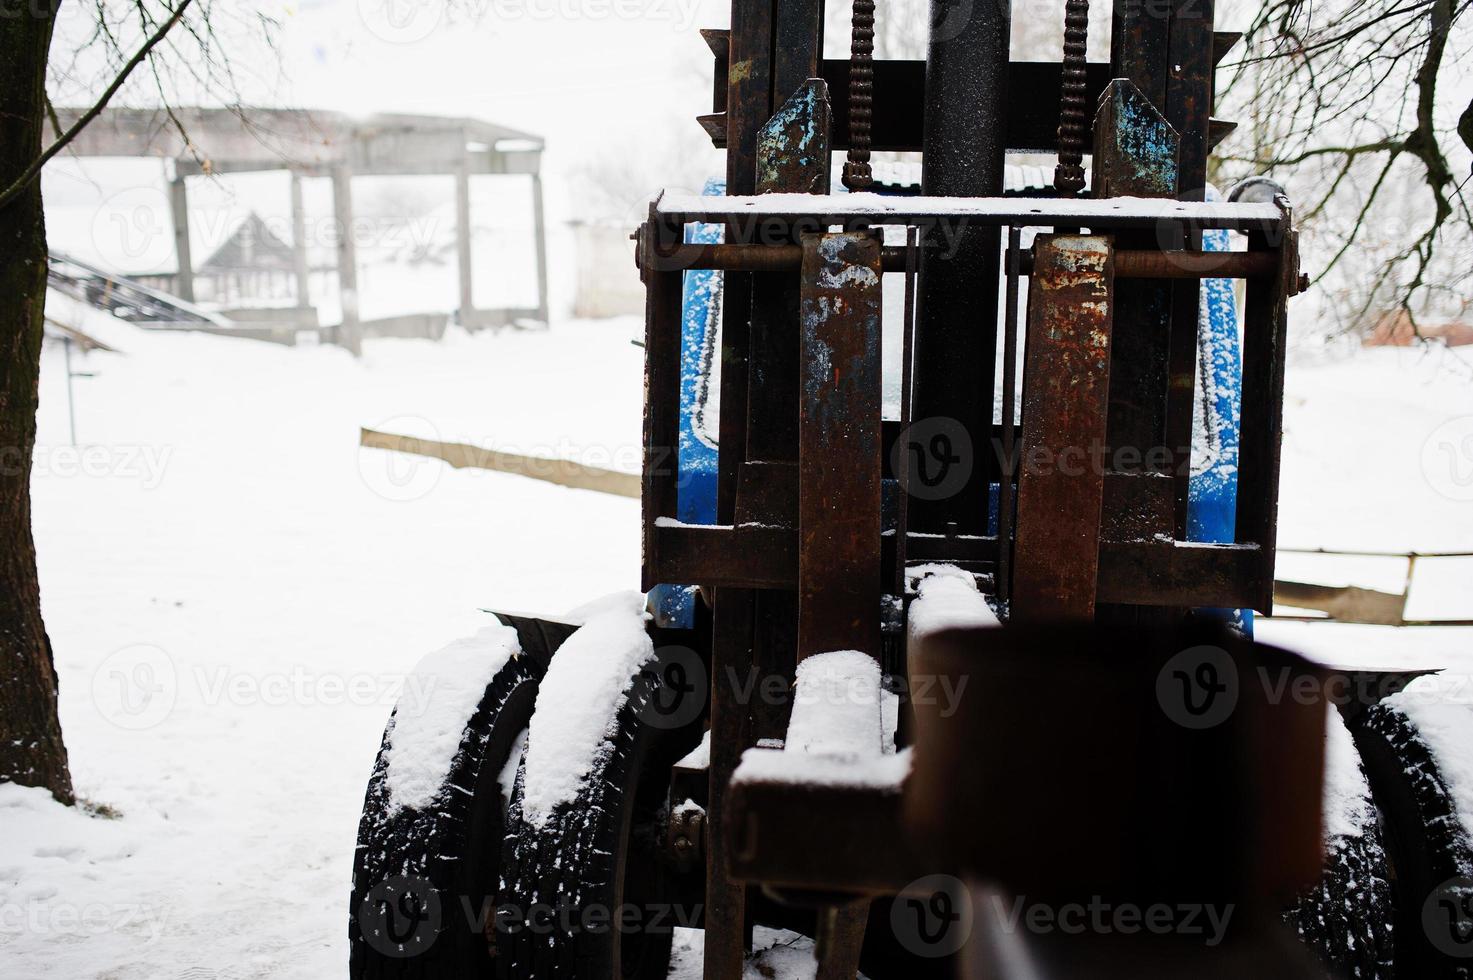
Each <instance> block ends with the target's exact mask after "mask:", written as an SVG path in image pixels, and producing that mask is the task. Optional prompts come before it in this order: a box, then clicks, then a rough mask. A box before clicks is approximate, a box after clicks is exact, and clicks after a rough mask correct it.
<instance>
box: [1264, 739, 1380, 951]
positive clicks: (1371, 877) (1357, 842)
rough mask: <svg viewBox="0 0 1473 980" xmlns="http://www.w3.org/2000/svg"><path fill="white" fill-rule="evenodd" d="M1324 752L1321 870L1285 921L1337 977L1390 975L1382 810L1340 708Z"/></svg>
mask: <svg viewBox="0 0 1473 980" xmlns="http://www.w3.org/2000/svg"><path fill="white" fill-rule="evenodd" d="M1326 724H1327V725H1328V726H1330V727H1331V729H1332V730H1331V731H1329V732H1328V738H1327V741H1328V744H1327V745H1326V753H1325V769H1326V772H1325V782H1326V787H1327V793H1326V795H1327V798H1328V802H1327V807H1326V809H1327V811H1328V810H1331V809H1333V810H1334V811H1335V812H1334V813H1329V812H1327V813H1326V829H1325V836H1326V840H1325V870H1324V873H1323V874H1322V875H1321V877H1320V881H1319V884H1317V885H1316V886H1315V887H1314V889H1313V890H1311V891H1310V892H1309V893H1308V894H1306V895H1304V896H1303V897H1302V898H1301V899H1300V900H1299V901H1298V902H1297V903H1296V904H1295V905H1294V906H1293V907H1291V908H1290V909H1288V910H1287V911H1286V912H1285V913H1284V918H1285V920H1286V921H1287V922H1288V923H1289V925H1290V926H1292V927H1293V928H1294V930H1295V931H1296V932H1297V933H1298V934H1299V939H1300V941H1301V942H1303V943H1304V944H1305V946H1307V947H1308V948H1309V949H1310V951H1311V952H1313V953H1314V954H1315V955H1316V956H1317V957H1318V958H1319V960H1320V962H1321V963H1323V964H1324V965H1325V967H1326V969H1328V970H1329V971H1330V973H1331V975H1333V976H1336V977H1354V978H1357V980H1393V978H1394V977H1395V973H1394V971H1393V919H1394V907H1393V904H1392V885H1391V868H1390V862H1389V860H1388V858H1387V854H1386V848H1385V844H1384V840H1383V835H1382V828H1381V820H1380V815H1379V813H1378V812H1377V810H1376V806H1375V804H1374V802H1373V801H1372V796H1371V790H1370V786H1369V785H1368V783H1367V780H1366V775H1365V769H1364V766H1363V765H1362V764H1361V761H1360V757H1359V754H1358V753H1357V752H1356V749H1355V745H1354V743H1353V742H1352V740H1351V735H1350V733H1349V732H1348V731H1347V730H1346V727H1345V723H1344V722H1343V721H1342V720H1341V718H1340V713H1339V712H1338V711H1331V712H1330V713H1329V717H1328V718H1327V719H1326Z"/></svg>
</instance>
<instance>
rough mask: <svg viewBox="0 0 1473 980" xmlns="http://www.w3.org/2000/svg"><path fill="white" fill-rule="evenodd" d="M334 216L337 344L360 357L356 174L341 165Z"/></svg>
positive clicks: (334, 186)
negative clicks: (339, 311)
mask: <svg viewBox="0 0 1473 980" xmlns="http://www.w3.org/2000/svg"><path fill="white" fill-rule="evenodd" d="M332 213H333V221H334V223H335V224H336V225H337V232H338V297H339V301H340V303H341V304H342V310H343V316H342V322H341V323H340V324H339V325H338V329H337V342H338V344H339V345H340V346H342V347H345V348H347V349H348V350H349V351H351V352H352V353H353V356H355V357H356V356H358V355H359V354H361V353H363V328H362V326H361V324H360V323H359V320H358V248H357V244H356V243H355V242H354V241H353V172H352V171H351V170H350V169H349V168H348V167H347V166H345V165H342V164H339V165H338V166H335V167H333V169H332Z"/></svg>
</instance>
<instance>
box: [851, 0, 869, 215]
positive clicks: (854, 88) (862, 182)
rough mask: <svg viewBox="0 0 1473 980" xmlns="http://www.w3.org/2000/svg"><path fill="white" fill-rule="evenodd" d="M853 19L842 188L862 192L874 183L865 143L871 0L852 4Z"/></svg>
mask: <svg viewBox="0 0 1473 980" xmlns="http://www.w3.org/2000/svg"><path fill="white" fill-rule="evenodd" d="M853 19H854V23H853V31H852V33H851V36H850V40H849V159H848V160H846V161H845V162H844V186H845V187H847V188H849V189H850V190H851V191H864V190H869V188H870V185H871V184H872V183H874V179H873V178H872V177H871V175H870V168H869V143H870V126H871V123H872V122H873V120H874V106H875V62H874V54H875V0H854V9H853Z"/></svg>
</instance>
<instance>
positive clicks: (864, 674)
mask: <svg viewBox="0 0 1473 980" xmlns="http://www.w3.org/2000/svg"><path fill="white" fill-rule="evenodd" d="M881 743H882V737H881V732H880V665H879V664H878V663H877V662H876V661H875V658H874V657H871V656H870V655H869V654H867V653H860V652H859V651H858V650H835V651H833V652H832V653H820V654H815V655H814V656H811V657H808V658H807V659H805V660H803V661H802V662H801V663H799V664H798V670H797V679H796V681H795V683H794V690H793V713H792V716H791V717H790V718H789V720H788V738H787V743H786V745H787V749H788V750H789V751H797V752H811V753H822V754H825V755H849V756H856V757H858V756H866V755H879V754H880V746H881Z"/></svg>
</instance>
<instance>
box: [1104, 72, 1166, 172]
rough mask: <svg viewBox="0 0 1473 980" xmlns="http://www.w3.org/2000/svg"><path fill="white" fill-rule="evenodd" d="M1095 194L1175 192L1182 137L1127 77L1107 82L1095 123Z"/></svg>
mask: <svg viewBox="0 0 1473 980" xmlns="http://www.w3.org/2000/svg"><path fill="white" fill-rule="evenodd" d="M1094 145H1095V151H1094V159H1093V164H1094V179H1093V180H1091V181H1090V185H1091V189H1092V192H1093V193H1094V196H1095V197H1175V196H1176V187H1177V181H1178V180H1179V175H1180V170H1179V164H1178V162H1177V160H1178V155H1179V153H1180V147H1181V139H1180V137H1179V136H1178V135H1177V133H1176V130H1174V129H1172V128H1171V125H1170V124H1169V123H1168V122H1167V121H1166V119H1165V118H1164V117H1163V116H1162V115H1161V113H1160V112H1159V111H1157V109H1156V107H1155V106H1154V105H1152V104H1151V100H1150V99H1148V98H1146V97H1145V96H1144V95H1142V94H1141V90H1140V89H1138V88H1136V87H1135V83H1133V82H1131V81H1130V80H1129V79H1126V78H1117V79H1115V80H1113V81H1112V82H1110V84H1109V86H1108V87H1107V88H1106V89H1105V92H1104V94H1103V95H1102V96H1101V97H1100V105H1099V109H1098V111H1097V112H1096V114H1095V122H1094Z"/></svg>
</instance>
